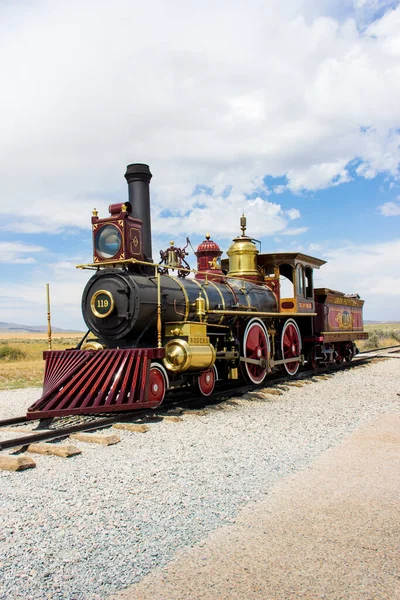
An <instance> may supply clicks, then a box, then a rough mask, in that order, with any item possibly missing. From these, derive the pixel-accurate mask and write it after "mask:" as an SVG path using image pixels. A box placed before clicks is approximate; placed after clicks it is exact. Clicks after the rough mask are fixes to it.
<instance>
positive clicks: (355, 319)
mask: <svg viewBox="0 0 400 600" xmlns="http://www.w3.org/2000/svg"><path fill="white" fill-rule="evenodd" d="M326 292H327V293H326V294H321V295H318V296H317V303H316V312H317V317H316V331H317V332H319V333H338V334H340V333H347V332H354V333H358V332H360V333H363V317H362V309H363V305H364V300H360V299H359V298H355V297H354V298H353V297H347V296H345V295H344V294H341V293H339V292H336V293H335V292H332V291H331V290H326ZM355 339H357V338H355ZM358 339H359V338H358Z"/></svg>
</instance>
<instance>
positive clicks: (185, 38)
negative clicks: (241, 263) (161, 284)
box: [0, 0, 400, 329]
mask: <svg viewBox="0 0 400 600" xmlns="http://www.w3.org/2000/svg"><path fill="white" fill-rule="evenodd" d="M0 47H1V51H0V66H1V68H0V77H1V78H2V82H1V87H2V94H1V96H0V115H1V120H0V131H1V138H0V139H1V143H0V152H1V160H0V215H1V219H0V251H1V252H0V271H1V273H0V275H1V284H0V286H1V287H0V310H1V313H0V314H1V317H0V320H1V321H7V322H18V323H22V324H27V325H36V324H44V323H45V321H46V306H45V284H46V282H49V283H50V286H51V295H52V314H53V323H54V325H56V326H59V327H63V328H75V329H76V328H82V327H83V322H82V319H81V316H80V297H81V293H82V289H83V286H84V284H85V281H86V280H87V278H88V276H89V273H88V272H80V271H77V270H76V269H75V265H76V264H79V263H82V262H90V260H91V256H92V253H91V233H90V216H91V210H92V209H93V208H94V207H96V208H97V209H98V210H99V214H100V216H106V215H107V207H108V204H110V203H111V202H117V201H124V200H125V199H126V198H127V185H126V182H125V179H124V177H123V175H124V172H125V167H126V165H127V164H129V163H131V162H145V163H148V164H149V165H150V168H151V171H152V173H153V179H152V183H151V198H152V211H153V234H154V235H153V255H154V256H157V255H158V250H159V249H160V248H162V247H165V246H166V245H168V242H169V240H170V239H174V240H175V242H176V244H178V245H181V244H184V242H185V239H186V236H187V235H189V236H190V238H191V240H192V243H193V245H196V244H198V243H199V242H200V241H201V240H202V239H203V237H204V234H205V233H206V232H207V231H209V232H210V233H211V235H212V238H213V239H214V240H215V241H217V242H218V243H219V244H220V246H221V248H222V249H225V250H226V249H227V248H228V246H229V244H230V240H231V239H232V237H234V236H235V235H237V234H238V233H239V219H240V215H241V212H242V211H243V210H244V212H245V213H246V215H247V219H248V233H249V235H252V236H254V237H255V238H258V239H261V240H262V249H263V251H264V252H269V251H279V250H282V251H283V250H290V251H295V250H299V251H302V252H305V253H309V254H312V255H314V256H318V257H321V258H323V259H325V260H327V261H328V264H327V265H325V266H324V267H322V268H321V270H320V271H319V272H318V275H317V284H318V285H324V286H327V287H331V288H333V289H339V290H341V291H344V292H348V293H353V292H357V293H359V294H360V295H361V296H362V297H363V298H364V299H365V301H366V304H365V310H364V314H365V318H367V319H376V320H400V308H399V306H400V302H399V300H400V274H399V256H400V235H399V225H400V177H399V164H400V102H399V98H400V6H399V3H398V2H392V1H384V0H380V1H378V0H335V1H333V0H332V1H329V0H318V1H317V0H296V1H295V0H286V1H285V2H284V3H276V2H272V1H267V0H263V1H262V2H261V1H260V0H249V1H248V2H247V3H246V11H245V12H244V11H243V4H242V2H241V1H239V0H231V1H230V2H227V0H226V1H221V2H220V3H215V2H211V1H210V0H204V1H203V2H202V3H198V2H194V1H190V0H186V1H185V2H184V1H183V0H171V2H170V3H168V7H167V5H166V4H165V3H164V2H161V0H149V2H148V3H146V5H144V3H138V2H136V1H135V0H134V1H130V0H129V1H128V0H115V2H113V3H112V4H110V3H108V2H105V1H102V0H99V1H98V2H92V1H87V2H77V1H76V0H71V1H70V2H68V3H64V2H61V1H58V0H51V1H50V0H37V1H33V0H26V1H24V2H20V3H12V2H0ZM191 262H192V264H194V262H193V257H191Z"/></svg>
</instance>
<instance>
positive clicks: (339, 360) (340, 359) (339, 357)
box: [335, 348, 344, 365]
mask: <svg viewBox="0 0 400 600" xmlns="http://www.w3.org/2000/svg"><path fill="white" fill-rule="evenodd" d="M343 360H344V358H343V355H342V349H341V348H339V350H338V351H337V354H336V358H335V361H336V364H337V365H340V363H342V362H343Z"/></svg>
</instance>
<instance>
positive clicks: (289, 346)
mask: <svg viewBox="0 0 400 600" xmlns="http://www.w3.org/2000/svg"><path fill="white" fill-rule="evenodd" d="M281 349H282V358H284V359H288V358H294V357H297V356H300V354H301V336H300V330H299V328H298V326H297V323H296V322H295V321H293V319H288V320H287V321H286V323H285V324H284V326H283V329H282V338H281ZM299 366H300V363H299V362H298V361H295V362H288V363H284V364H283V367H284V369H285V371H286V372H287V373H288V374H289V375H292V376H293V375H296V373H297V371H298V370H299Z"/></svg>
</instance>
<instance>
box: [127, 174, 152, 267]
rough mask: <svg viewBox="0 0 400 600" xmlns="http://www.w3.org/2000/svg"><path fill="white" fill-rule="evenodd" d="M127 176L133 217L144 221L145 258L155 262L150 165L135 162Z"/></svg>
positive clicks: (143, 241)
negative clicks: (152, 238) (152, 241)
mask: <svg viewBox="0 0 400 600" xmlns="http://www.w3.org/2000/svg"><path fill="white" fill-rule="evenodd" d="M125 178H126V180H127V182H128V189H129V202H130V203H131V205H132V217H134V218H135V219H140V220H141V221H142V222H143V228H142V243H143V254H144V257H145V260H148V261H150V262H153V257H152V254H153V253H152V249H151V219H150V179H151V178H152V174H151V173H150V169H149V165H142V164H141V163H135V164H134V165H128V166H127V167H126V173H125Z"/></svg>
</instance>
